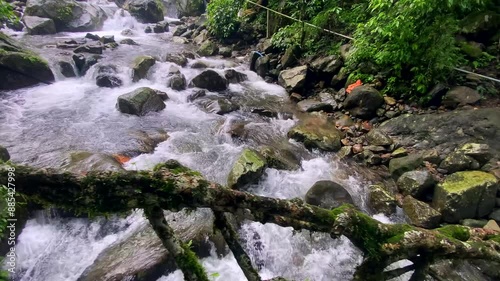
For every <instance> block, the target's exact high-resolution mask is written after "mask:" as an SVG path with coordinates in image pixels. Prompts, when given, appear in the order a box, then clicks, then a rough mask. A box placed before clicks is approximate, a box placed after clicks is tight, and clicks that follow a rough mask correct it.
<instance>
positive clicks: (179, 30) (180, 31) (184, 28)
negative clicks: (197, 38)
mask: <svg viewBox="0 0 500 281" xmlns="http://www.w3.org/2000/svg"><path fill="white" fill-rule="evenodd" d="M187 30H188V28H187V26H185V25H179V26H177V27H176V28H175V31H174V33H173V34H172V35H173V36H181V35H182V34H184V33H185V32H186V31H187Z"/></svg>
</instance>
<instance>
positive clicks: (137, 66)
mask: <svg viewBox="0 0 500 281" xmlns="http://www.w3.org/2000/svg"><path fill="white" fill-rule="evenodd" d="M155 63H156V60H155V59H154V58H153V57H151V56H140V57H137V58H136V59H135V60H134V63H133V65H132V81H133V82H137V81H139V80H141V79H144V78H146V76H147V75H148V71H149V69H150V68H151V67H152V66H153V65H154V64H155Z"/></svg>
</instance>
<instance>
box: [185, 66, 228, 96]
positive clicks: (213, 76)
mask: <svg viewBox="0 0 500 281" xmlns="http://www.w3.org/2000/svg"><path fill="white" fill-rule="evenodd" d="M189 85H190V86H191V87H198V88H202V89H207V90H208V91H210V92H220V91H224V90H226V89H227V86H228V82H227V80H226V78H224V77H222V76H221V75H220V74H219V73H217V72H215V71H214V70H211V69H208V70H205V71H203V72H202V73H200V74H198V75H197V76H196V77H194V78H193V80H191V82H190V83H189Z"/></svg>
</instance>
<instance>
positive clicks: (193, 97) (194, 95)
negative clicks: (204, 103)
mask: <svg viewBox="0 0 500 281" xmlns="http://www.w3.org/2000/svg"><path fill="white" fill-rule="evenodd" d="M206 95H207V91H205V90H198V91H195V92H194V93H192V94H190V95H189V96H188V97H187V101H189V102H193V101H194V100H196V99H199V98H201V97H204V96H206Z"/></svg>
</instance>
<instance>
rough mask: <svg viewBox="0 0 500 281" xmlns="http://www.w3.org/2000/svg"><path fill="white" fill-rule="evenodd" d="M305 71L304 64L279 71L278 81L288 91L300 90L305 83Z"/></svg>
mask: <svg viewBox="0 0 500 281" xmlns="http://www.w3.org/2000/svg"><path fill="white" fill-rule="evenodd" d="M307 71H308V70H307V66H306V65H304V66H298V67H295V68H292V69H289V70H284V71H281V72H280V75H279V77H278V83H279V84H280V85H281V86H282V87H283V88H285V89H286V90H287V92H289V93H291V92H295V91H297V92H301V91H302V90H303V88H304V86H305V84H306V79H307Z"/></svg>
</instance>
